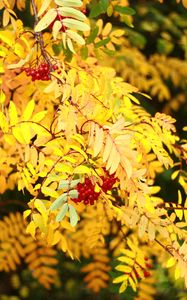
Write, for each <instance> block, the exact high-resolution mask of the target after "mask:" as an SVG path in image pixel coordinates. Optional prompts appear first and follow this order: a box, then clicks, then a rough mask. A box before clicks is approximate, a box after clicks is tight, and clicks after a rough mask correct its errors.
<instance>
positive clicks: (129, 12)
mask: <svg viewBox="0 0 187 300" xmlns="http://www.w3.org/2000/svg"><path fill="white" fill-rule="evenodd" d="M114 10H115V11H117V12H119V13H120V14H124V15H128V16H133V15H135V13H136V11H135V10H134V9H133V8H131V7H128V6H120V5H116V6H115V7H114Z"/></svg>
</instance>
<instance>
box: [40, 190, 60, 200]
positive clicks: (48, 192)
mask: <svg viewBox="0 0 187 300" xmlns="http://www.w3.org/2000/svg"><path fill="white" fill-rule="evenodd" d="M42 193H43V194H44V195H46V196H50V197H53V198H58V196H59V194H58V193H57V192H56V191H55V190H53V189H52V188H50V187H43V188H42Z"/></svg>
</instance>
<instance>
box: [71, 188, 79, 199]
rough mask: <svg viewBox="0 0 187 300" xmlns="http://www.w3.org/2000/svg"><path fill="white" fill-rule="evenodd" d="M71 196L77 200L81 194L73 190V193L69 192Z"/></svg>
mask: <svg viewBox="0 0 187 300" xmlns="http://www.w3.org/2000/svg"><path fill="white" fill-rule="evenodd" d="M69 196H70V198H71V199H76V198H78V196H79V194H78V192H77V190H71V191H69Z"/></svg>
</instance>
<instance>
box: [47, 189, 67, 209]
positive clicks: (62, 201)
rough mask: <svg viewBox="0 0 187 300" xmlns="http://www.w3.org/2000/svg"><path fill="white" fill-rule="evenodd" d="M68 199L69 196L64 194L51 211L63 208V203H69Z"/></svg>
mask: <svg viewBox="0 0 187 300" xmlns="http://www.w3.org/2000/svg"><path fill="white" fill-rule="evenodd" d="M67 197H68V194H67V193H64V194H62V195H60V196H59V197H58V198H57V199H56V200H55V201H54V202H53V203H52V205H51V206H50V210H51V211H54V210H56V209H58V208H60V207H61V205H62V203H64V202H66V201H67Z"/></svg>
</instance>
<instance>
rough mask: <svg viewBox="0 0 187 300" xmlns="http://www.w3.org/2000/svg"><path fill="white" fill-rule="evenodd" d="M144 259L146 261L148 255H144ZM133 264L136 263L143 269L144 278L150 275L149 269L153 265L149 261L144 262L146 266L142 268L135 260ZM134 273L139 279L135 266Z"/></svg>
mask: <svg viewBox="0 0 187 300" xmlns="http://www.w3.org/2000/svg"><path fill="white" fill-rule="evenodd" d="M144 260H145V261H148V257H144ZM135 264H137V265H138V267H139V268H140V269H141V270H142V271H143V275H144V277H145V278H147V277H150V276H151V273H150V272H149V269H152V267H153V266H152V265H151V264H150V263H149V262H146V263H145V266H146V268H143V267H142V266H140V265H139V264H138V263H137V262H136V263H135ZM134 273H135V275H136V278H137V279H141V276H140V275H139V274H138V271H137V270H136V269H135V268H134ZM130 276H132V275H130Z"/></svg>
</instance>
